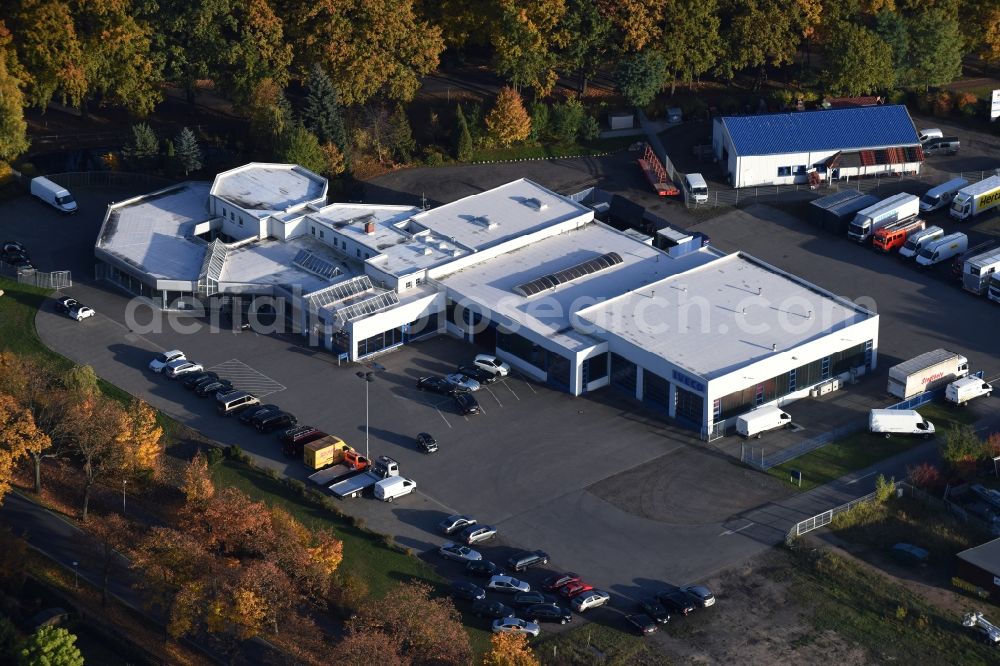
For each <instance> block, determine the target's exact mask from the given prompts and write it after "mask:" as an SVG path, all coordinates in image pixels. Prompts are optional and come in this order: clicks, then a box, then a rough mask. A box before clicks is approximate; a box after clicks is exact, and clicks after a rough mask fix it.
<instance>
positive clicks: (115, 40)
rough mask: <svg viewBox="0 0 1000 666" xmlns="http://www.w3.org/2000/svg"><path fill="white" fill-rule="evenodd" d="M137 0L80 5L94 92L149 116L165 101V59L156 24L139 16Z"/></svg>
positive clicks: (79, 16) (100, 0) (88, 74)
mask: <svg viewBox="0 0 1000 666" xmlns="http://www.w3.org/2000/svg"><path fill="white" fill-rule="evenodd" d="M138 10H139V8H138V7H137V6H136V2H135V1H134V0H87V1H86V2H80V1H79V0H77V2H76V3H75V4H74V14H75V19H76V23H77V25H78V26H79V29H80V40H81V43H82V49H83V56H84V59H83V62H84V67H85V70H86V77H87V82H88V95H89V96H90V97H94V96H99V97H100V98H101V101H102V102H104V103H109V104H114V105H116V106H121V107H122V108H124V109H126V110H128V111H129V112H131V113H133V114H134V115H136V116H139V117H140V118H141V117H145V116H147V115H149V114H150V113H152V111H153V109H154V108H155V107H156V105H157V104H159V102H160V101H161V100H162V99H163V95H162V93H161V86H160V83H161V81H162V77H163V62H162V58H160V56H159V54H157V53H155V52H154V50H153V28H152V26H151V24H150V23H149V21H147V20H145V19H143V18H137V16H138V15H139V11H138Z"/></svg>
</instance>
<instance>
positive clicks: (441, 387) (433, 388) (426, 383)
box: [417, 377, 458, 395]
mask: <svg viewBox="0 0 1000 666" xmlns="http://www.w3.org/2000/svg"><path fill="white" fill-rule="evenodd" d="M417 388H418V389H420V390H421V391H430V392H431V393H440V394H441V395H455V394H456V393H458V389H457V388H456V387H455V385H454V384H449V383H448V382H446V381H445V380H444V379H443V378H442V377H421V378H420V379H418V380H417Z"/></svg>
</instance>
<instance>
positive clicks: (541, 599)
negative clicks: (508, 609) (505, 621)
mask: <svg viewBox="0 0 1000 666" xmlns="http://www.w3.org/2000/svg"><path fill="white" fill-rule="evenodd" d="M511 603H513V604H514V605H515V606H537V605H539V604H554V603H556V598H555V597H552V596H549V595H547V594H542V593H541V592H518V593H517V594H515V595H514V598H513V599H512V600H511Z"/></svg>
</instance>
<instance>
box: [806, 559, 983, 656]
mask: <svg viewBox="0 0 1000 666" xmlns="http://www.w3.org/2000/svg"><path fill="white" fill-rule="evenodd" d="M790 557H791V560H792V562H793V566H792V567H791V569H790V572H789V573H790V575H791V576H792V581H793V583H792V588H791V591H792V594H793V595H794V596H795V597H796V598H797V600H798V601H799V602H800V603H802V604H803V605H804V606H805V607H808V608H811V609H812V618H811V620H812V624H813V626H814V627H815V628H816V629H817V631H827V630H830V631H834V632H836V633H838V634H840V635H841V636H842V637H844V638H845V639H846V640H847V641H848V642H849V643H853V644H856V645H858V646H860V647H863V648H865V649H866V650H867V651H868V652H869V654H870V655H871V661H870V663H877V664H886V663H900V664H942V665H943V664H963V665H965V666H974V665H978V664H984V665H985V664H995V663H996V658H997V657H996V648H991V647H989V646H986V645H984V644H983V643H981V642H978V641H976V640H975V638H974V634H973V633H972V632H971V631H970V630H969V629H966V628H965V627H963V626H962V618H961V617H956V616H955V615H954V614H952V613H948V612H945V611H944V610H943V609H941V608H938V607H937V606H934V605H931V604H929V603H927V602H926V601H925V600H924V599H923V598H921V597H919V596H917V595H916V594H914V593H913V592H911V591H910V590H908V589H906V588H903V587H902V586H900V585H897V584H895V583H894V582H892V581H891V580H890V579H888V578H887V577H885V576H884V575H882V574H880V573H879V572H877V571H875V570H873V569H871V568H869V567H867V566H864V565H862V564H859V563H857V562H854V561H851V560H848V559H845V558H844V557H841V556H840V555H837V554H834V553H832V552H829V551H826V550H822V549H821V550H818V551H817V550H814V549H812V548H806V547H803V548H800V549H798V550H796V551H794V552H793V553H792V554H791V556H790Z"/></svg>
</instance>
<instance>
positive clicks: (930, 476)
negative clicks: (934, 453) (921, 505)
mask: <svg viewBox="0 0 1000 666" xmlns="http://www.w3.org/2000/svg"><path fill="white" fill-rule="evenodd" d="M906 478H907V480H908V481H909V482H910V483H911V484H912V485H914V486H916V487H917V488H922V489H924V490H927V489H929V488H937V487H939V486H940V485H941V481H942V479H941V471H940V470H939V469H938V468H937V467H935V466H934V465H932V464H930V463H928V462H923V463H920V464H919V465H914V466H912V467H907V468H906Z"/></svg>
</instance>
